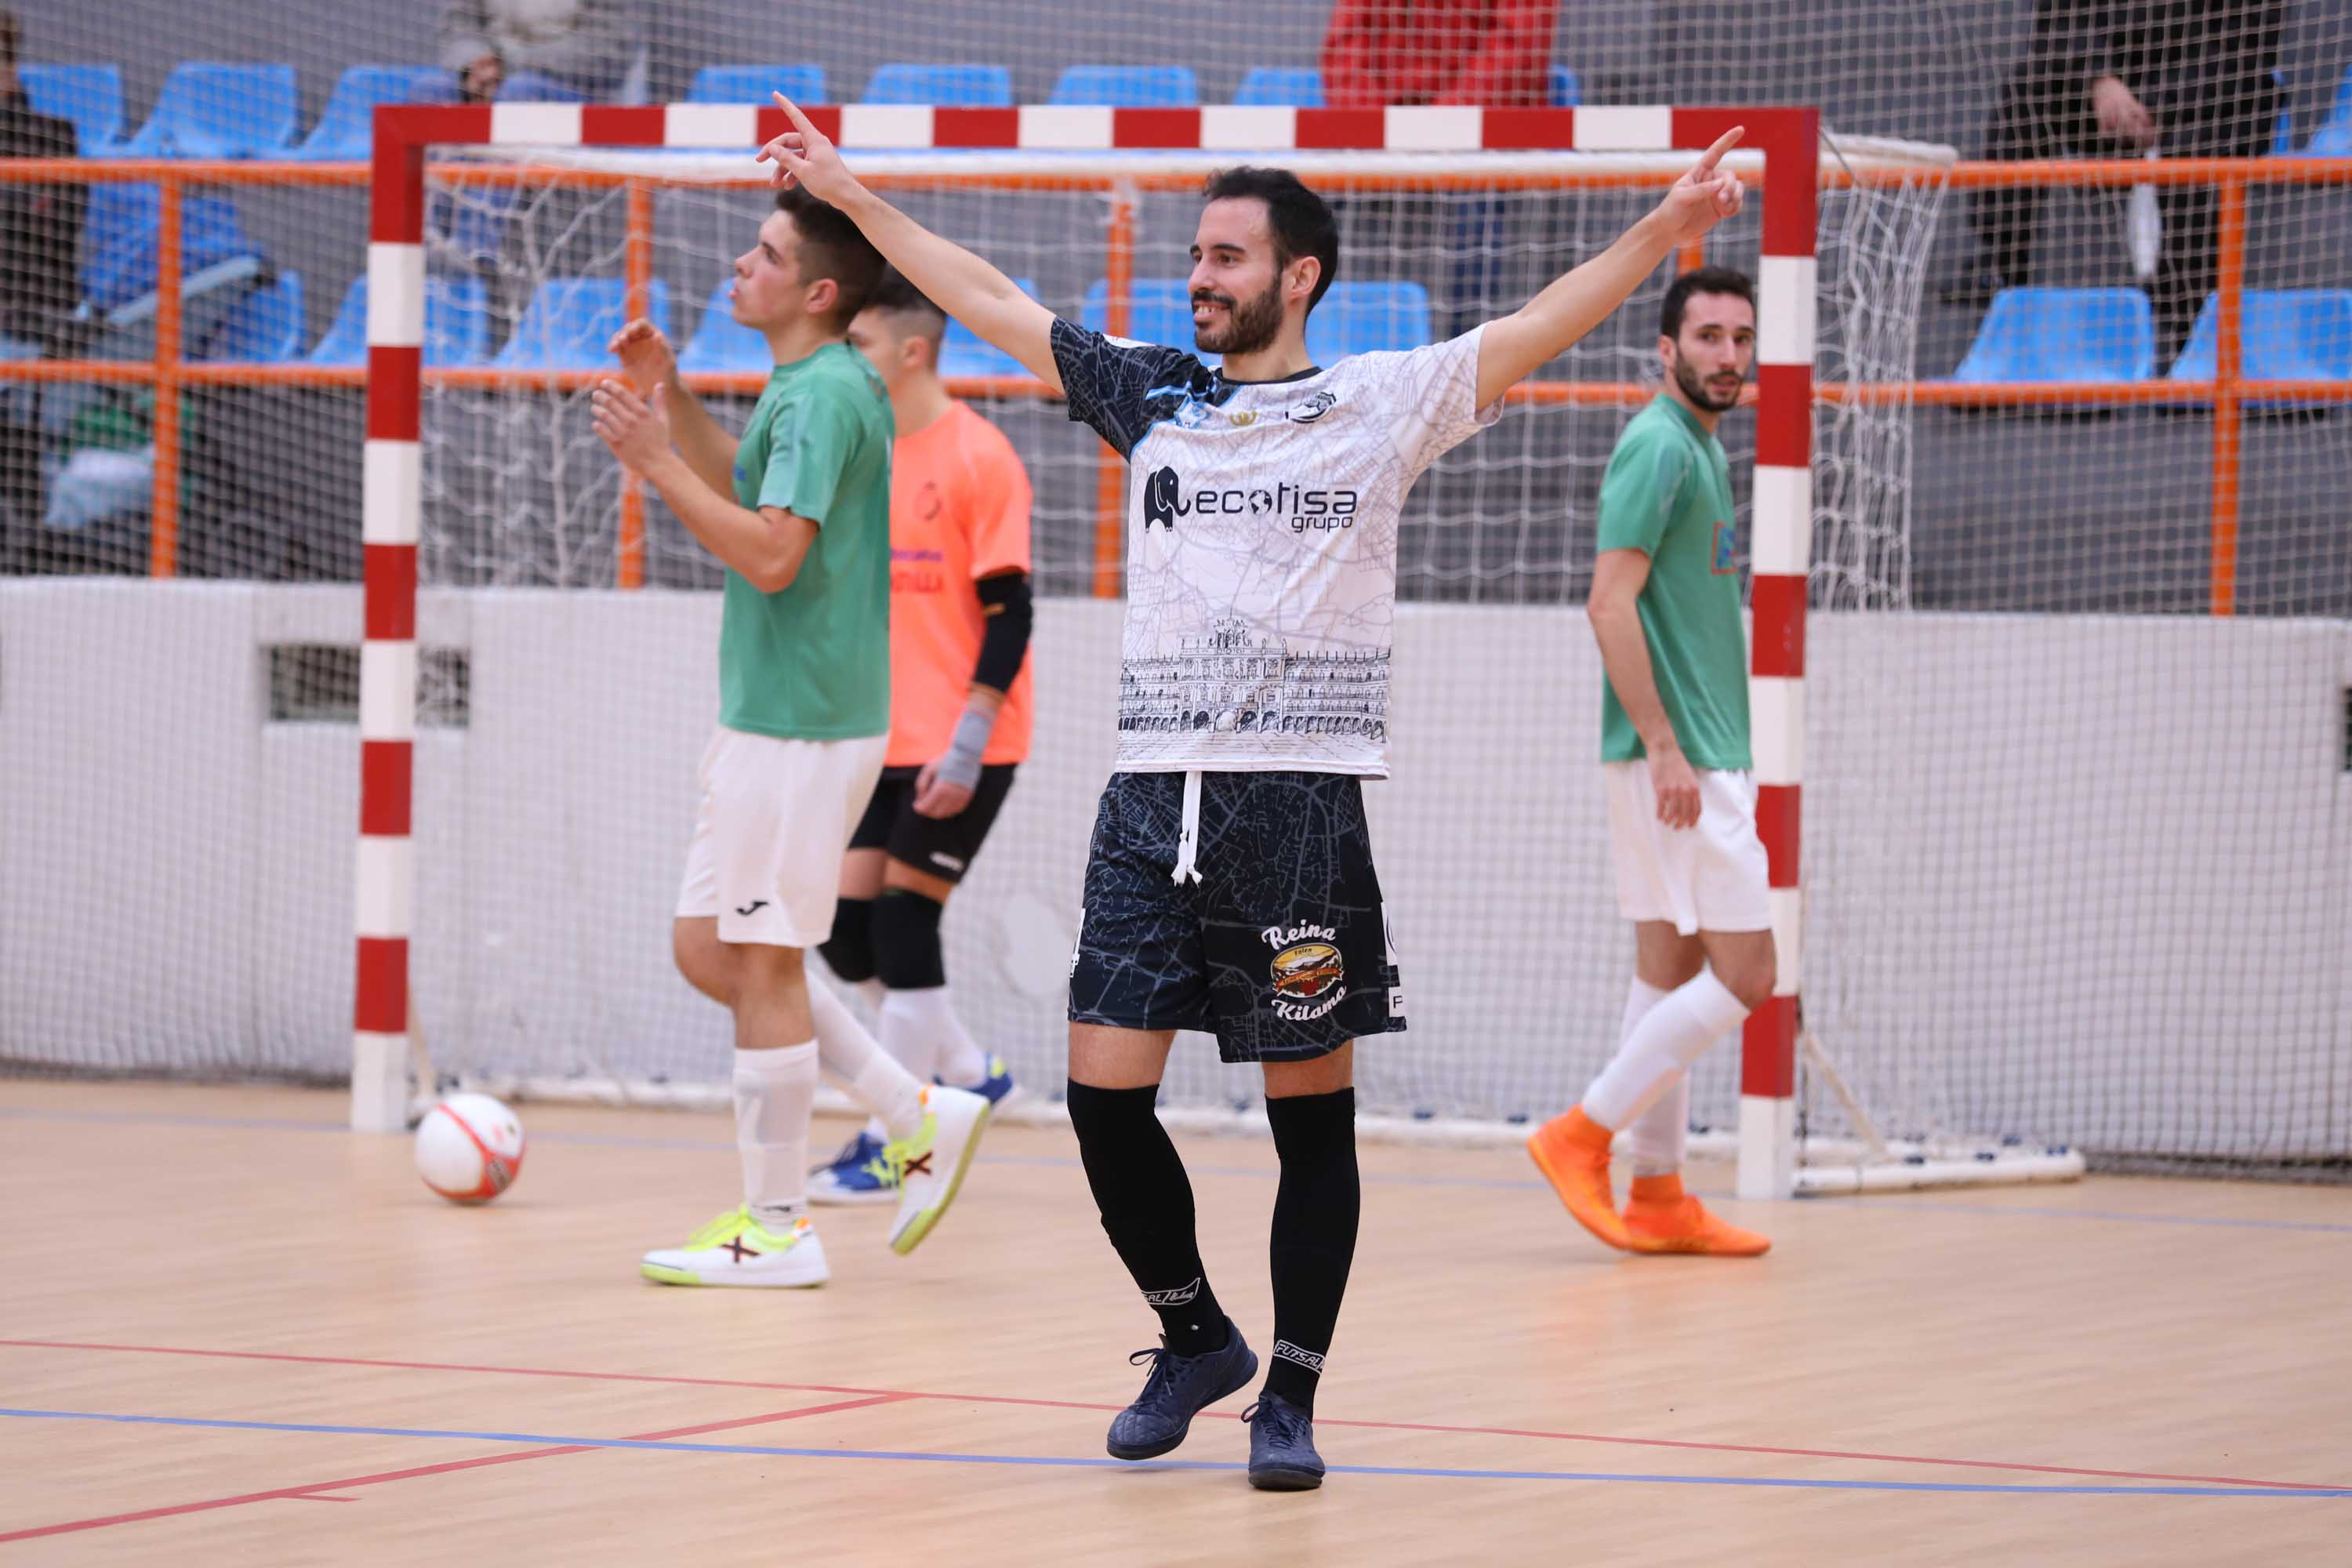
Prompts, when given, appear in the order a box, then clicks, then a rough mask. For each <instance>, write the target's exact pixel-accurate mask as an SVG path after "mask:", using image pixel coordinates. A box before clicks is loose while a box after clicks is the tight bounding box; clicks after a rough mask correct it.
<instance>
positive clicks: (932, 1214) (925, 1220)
mask: <svg viewBox="0 0 2352 1568" xmlns="http://www.w3.org/2000/svg"><path fill="white" fill-rule="evenodd" d="M994 1110H996V1107H994V1106H993V1105H991V1104H989V1103H988V1102H987V1100H986V1099H985V1097H983V1098H982V1102H981V1107H980V1114H979V1115H978V1116H976V1117H974V1118H973V1119H972V1123H971V1132H970V1134H968V1135H967V1136H966V1137H965V1139H964V1141H963V1152H962V1153H961V1155H959V1156H957V1159H956V1166H955V1171H954V1173H952V1174H950V1176H949V1177H948V1185H947V1191H945V1192H943V1193H941V1194H940V1201H939V1202H938V1203H936V1204H933V1205H931V1206H930V1207H929V1209H927V1210H926V1211H924V1212H923V1213H921V1214H919V1215H916V1216H915V1219H914V1223H913V1224H911V1225H909V1226H907V1228H906V1230H905V1232H904V1233H903V1234H901V1235H898V1236H894V1237H891V1238H890V1250H891V1251H893V1252H895V1253H897V1254H898V1256H899V1257H901V1258H904V1257H906V1256H907V1254H908V1253H910V1252H912V1251H914V1250H915V1248H916V1247H920V1246H921V1245H922V1244H923V1237H927V1236H929V1235H930V1234H931V1231H932V1230H933V1228H935V1227H936V1226H938V1225H939V1223H940V1220H942V1219H944V1218H946V1217H947V1212H948V1206H949V1205H951V1204H953V1203H954V1202H955V1201H956V1194H958V1193H960V1192H961V1191H963V1173H965V1172H966V1171H969V1170H971V1157H972V1156H973V1155H974V1154H977V1153H978V1152H980V1135H981V1134H982V1133H983V1132H985V1131H988V1119H989V1116H990V1114H991V1113H992V1112H993V1111H994Z"/></svg>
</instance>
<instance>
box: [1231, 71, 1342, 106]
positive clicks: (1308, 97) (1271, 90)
mask: <svg viewBox="0 0 2352 1568" xmlns="http://www.w3.org/2000/svg"><path fill="white" fill-rule="evenodd" d="M1234 102H1235V103H1286V104H1289V105H1291V106H1292V107H1294V108H1297V109H1320V108H1322V107H1323V73H1322V72H1321V71H1318V70H1301V69H1299V68H1297V67H1295V66H1252V67H1251V68H1250V70H1249V74H1248V75H1247V76H1245V77H1244V78H1242V85H1241V90H1240V91H1238V92H1236V93H1234Z"/></svg>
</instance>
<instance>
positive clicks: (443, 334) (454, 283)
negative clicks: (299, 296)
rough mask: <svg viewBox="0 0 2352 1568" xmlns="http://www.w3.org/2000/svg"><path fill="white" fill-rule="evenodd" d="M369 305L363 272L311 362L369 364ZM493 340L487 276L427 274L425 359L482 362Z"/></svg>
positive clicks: (346, 294) (434, 362)
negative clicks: (485, 300)
mask: <svg viewBox="0 0 2352 1568" xmlns="http://www.w3.org/2000/svg"><path fill="white" fill-rule="evenodd" d="M367 306H368V280H367V274H366V273H364V272H362V273H361V274H360V275H359V276H358V277H357V278H354V279H352V286H351V288H350V289H347V290H346V291H345V292H344V294H343V302H342V303H341V305H340V306H338V307H336V310H335V319H334V321H333V322H332V323H331V324H330V325H329V326H328V328H327V333H326V336H324V337H322V338H320V340H319V342H318V346H317V347H315V348H313V349H312V350H311V351H310V363H312V364H320V365H363V364H365V363H367ZM489 342H490V321H489V313H488V311H487V310H484V309H483V294H482V280H481V279H478V278H475V277H470V276H467V275H464V274H460V275H457V276H456V277H446V276H444V275H442V274H440V273H437V272H432V273H427V274H425V363H426V364H430V365H444V364H479V363H481V362H482V355H483V354H484V353H487V352H488V349H489Z"/></svg>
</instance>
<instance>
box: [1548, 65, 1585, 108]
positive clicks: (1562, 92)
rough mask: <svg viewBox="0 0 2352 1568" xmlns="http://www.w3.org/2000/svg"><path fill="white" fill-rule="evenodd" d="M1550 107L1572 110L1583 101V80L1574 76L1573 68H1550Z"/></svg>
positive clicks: (1574, 70) (1574, 69)
mask: <svg viewBox="0 0 2352 1568" xmlns="http://www.w3.org/2000/svg"><path fill="white" fill-rule="evenodd" d="M1583 101H1584V79H1583V78H1582V77H1580V76H1578V75H1577V74H1576V68H1575V67H1574V66H1554V67H1552V68H1551V106H1552V107H1553V108H1554V109H1573V108H1575V107H1576V106H1577V105H1578V104H1580V103H1582V102H1583Z"/></svg>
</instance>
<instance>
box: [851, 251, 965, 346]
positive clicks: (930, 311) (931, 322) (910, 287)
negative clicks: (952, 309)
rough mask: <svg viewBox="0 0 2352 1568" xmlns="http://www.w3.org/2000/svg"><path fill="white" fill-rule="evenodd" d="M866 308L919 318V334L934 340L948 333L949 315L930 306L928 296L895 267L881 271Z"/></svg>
mask: <svg viewBox="0 0 2352 1568" xmlns="http://www.w3.org/2000/svg"><path fill="white" fill-rule="evenodd" d="M866 309H868V310H887V311H889V312H890V313H891V314H892V315H894V316H920V317H922V318H923V325H922V329H921V331H922V334H923V335H924V336H925V337H927V338H937V337H939V336H940V335H941V334H943V333H945V332H946V331H947V330H948V313H947V312H946V311H945V310H940V308H939V307H938V306H937V305H934V304H932V303H931V298H930V296H929V295H928V294H926V293H924V292H923V291H922V290H921V289H918V288H916V287H915V286H914V284H912V283H910V282H908V280H907V275H906V274H905V273H903V272H901V271H899V270H898V268H895V267H887V268H883V271H882V279H881V281H879V282H877V284H875V285H874V293H873V295H872V297H870V298H869V299H868V300H866Z"/></svg>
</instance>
